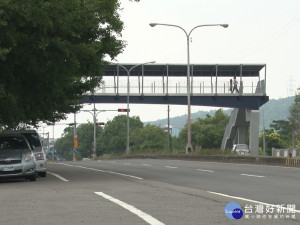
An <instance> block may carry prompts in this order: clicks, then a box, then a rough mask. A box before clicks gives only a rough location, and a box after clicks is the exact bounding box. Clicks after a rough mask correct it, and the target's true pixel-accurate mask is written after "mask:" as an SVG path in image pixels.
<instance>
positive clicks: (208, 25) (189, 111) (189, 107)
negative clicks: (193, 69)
mask: <svg viewBox="0 0 300 225" xmlns="http://www.w3.org/2000/svg"><path fill="white" fill-rule="evenodd" d="M149 25H150V26H151V27H155V26H157V25H162V26H170V27H177V28H179V29H181V30H182V31H183V32H184V33H185V35H186V43H187V105H188V119H187V124H188V140H187V145H186V149H185V151H186V154H188V153H189V152H192V150H193V146H192V135H191V90H190V36H191V33H192V32H193V30H195V29H196V28H198V27H211V26H221V27H224V28H227V27H228V26H229V25H228V24H204V25H198V26H195V27H194V28H193V29H191V31H190V32H189V33H188V32H187V31H186V30H185V29H183V28H182V27H180V26H178V25H173V24H165V23H150V24H149Z"/></svg>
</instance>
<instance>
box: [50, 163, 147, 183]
mask: <svg viewBox="0 0 300 225" xmlns="http://www.w3.org/2000/svg"><path fill="white" fill-rule="evenodd" d="M54 164H59V165H64V166H73V167H78V168H82V169H87V170H93V171H98V172H102V173H111V174H116V175H120V176H124V177H131V178H135V179H138V180H143V178H141V177H136V176H132V175H128V174H124V173H117V172H113V171H108V170H99V169H94V168H89V167H84V166H75V165H69V164H66V163H54Z"/></svg>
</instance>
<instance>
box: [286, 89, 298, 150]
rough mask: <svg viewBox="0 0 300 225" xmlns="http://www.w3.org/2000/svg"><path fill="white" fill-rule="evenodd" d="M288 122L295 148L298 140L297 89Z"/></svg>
mask: <svg viewBox="0 0 300 225" xmlns="http://www.w3.org/2000/svg"><path fill="white" fill-rule="evenodd" d="M289 121H290V125H291V132H292V145H293V148H295V145H297V142H299V140H300V88H298V90H297V92H296V96H295V99H294V103H293V104H292V105H291V107H290V116H289Z"/></svg>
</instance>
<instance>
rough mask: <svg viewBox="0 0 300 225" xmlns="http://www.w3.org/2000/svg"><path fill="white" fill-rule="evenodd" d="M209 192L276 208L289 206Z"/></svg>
mask: <svg viewBox="0 0 300 225" xmlns="http://www.w3.org/2000/svg"><path fill="white" fill-rule="evenodd" d="M207 192H208V193H211V194H215V195H220V196H223V197H227V198H233V199H238V200H243V201H247V202H253V203H258V204H261V205H269V206H272V207H274V208H283V209H285V210H287V209H288V208H287V207H281V206H280V205H273V204H269V203H265V202H259V201H256V200H251V199H247V198H241V197H236V196H230V195H226V194H222V193H217V192H212V191H207ZM293 211H295V212H296V213H300V210H294V209H293Z"/></svg>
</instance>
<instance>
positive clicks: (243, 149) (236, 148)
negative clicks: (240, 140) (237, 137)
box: [231, 144, 251, 155]
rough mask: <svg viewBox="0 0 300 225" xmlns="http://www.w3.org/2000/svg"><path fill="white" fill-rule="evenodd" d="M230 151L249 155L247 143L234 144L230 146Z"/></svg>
mask: <svg viewBox="0 0 300 225" xmlns="http://www.w3.org/2000/svg"><path fill="white" fill-rule="evenodd" d="M231 152H232V153H237V154H239V155H250V154H251V150H250V148H249V146H248V145H247V144H235V145H233V147H232V151H231Z"/></svg>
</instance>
